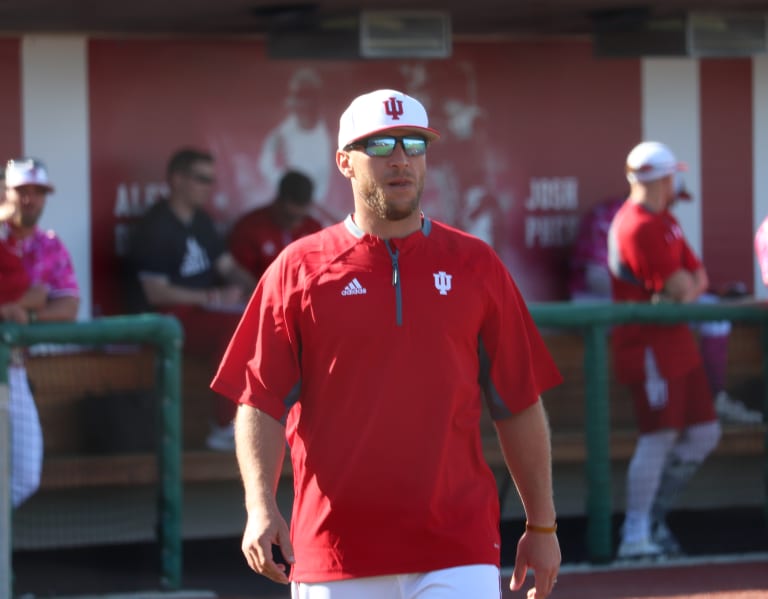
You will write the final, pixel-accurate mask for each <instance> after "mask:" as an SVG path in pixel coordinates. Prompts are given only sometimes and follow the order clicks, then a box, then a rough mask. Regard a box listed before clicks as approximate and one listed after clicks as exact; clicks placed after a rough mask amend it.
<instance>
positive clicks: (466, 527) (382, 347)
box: [212, 89, 561, 599]
mask: <svg viewBox="0 0 768 599" xmlns="http://www.w3.org/2000/svg"><path fill="white" fill-rule="evenodd" d="M437 138H438V133H437V132H436V131H435V130H433V129H431V128H430V127H429V124H428V118H427V114H426V111H425V110H424V107H423V106H422V105H421V103H419V102H418V101H417V100H416V99H414V98H412V97H410V96H407V95H405V94H403V93H401V92H398V91H394V90H387V89H384V90H377V91H374V92H371V93H368V94H364V95H362V96H359V97H358V98H356V99H355V100H354V101H353V102H352V103H351V104H350V106H349V107H348V108H347V109H346V111H345V112H344V113H343V114H342V116H341V119H340V122H339V136H338V150H337V152H336V163H337V166H338V168H339V171H340V172H341V174H342V175H343V176H344V177H346V178H347V179H348V180H349V181H350V184H351V186H352V193H353V197H354V212H353V214H351V215H349V216H348V217H347V218H346V219H345V220H344V221H343V222H341V223H338V224H336V225H333V226H330V227H327V228H326V229H324V230H322V231H320V232H318V233H315V234H312V235H309V236H307V237H304V238H302V239H299V240H297V241H295V242H293V243H292V244H290V245H289V246H288V247H287V248H286V249H285V250H284V251H283V252H281V254H280V255H279V256H278V257H277V259H276V260H275V261H274V262H272V264H271V265H270V266H269V268H268V269H267V271H266V272H265V274H264V276H263V277H262V279H261V281H260V282H259V285H258V286H257V289H256V291H255V293H254V295H253V297H252V298H251V301H250V303H249V305H248V307H247V309H246V311H245V313H244V315H243V318H242V320H241V322H240V325H239V326H238V329H237V331H236V332H235V334H234V336H233V338H232V341H231V343H230V345H229V348H228V350H227V352H226V354H225V356H224V359H223V360H222V363H221V365H220V367H219V371H218V373H217V375H216V377H215V379H214V381H213V383H212V387H213V388H214V389H215V390H217V391H218V392H220V393H222V394H223V395H225V396H227V397H230V398H231V399H233V400H235V401H237V402H238V403H239V408H238V414H237V417H236V425H235V438H236V451H237V459H238V463H239V466H240V471H241V475H242V478H243V483H244V487H245V501H246V508H247V512H248V519H247V524H246V528H245V532H244V535H243V541H242V548H243V552H244V554H245V556H246V559H247V561H248V564H249V565H250V566H251V568H252V569H253V570H255V571H256V572H259V573H261V574H263V575H264V576H267V577H268V578H270V579H272V580H274V581H277V582H283V583H288V582H291V585H292V596H293V597H294V598H296V599H319V598H323V599H347V598H352V597H355V598H358V597H366V598H367V599H390V598H391V599H415V598H416V597H418V598H419V599H430V598H437V597H440V598H441V599H466V598H467V597H473V598H479V599H484V598H488V599H490V598H498V597H499V596H500V594H501V591H500V575H499V564H500V544H501V538H500V532H499V517H500V513H499V503H498V497H497V488H496V482H495V479H494V476H493V474H492V472H491V470H490V468H489V467H488V465H487V464H486V463H485V460H484V459H483V453H482V445H481V439H480V430H479V420H480V416H481V412H482V410H483V400H485V402H486V403H487V405H488V409H489V410H490V413H491V415H492V417H493V418H494V420H495V424H496V428H497V430H498V433H499V439H500V443H501V447H502V450H503V452H504V455H505V458H506V461H507V465H508V467H509V471H510V473H511V475H512V477H513V479H514V481H515V483H516V487H517V489H518V492H519V494H520V497H521V500H522V504H523V506H524V508H525V513H526V517H527V520H528V524H527V526H526V530H525V532H524V533H523V535H522V537H521V538H520V541H519V543H518V545H517V560H516V564H515V571H514V574H513V577H512V584H511V586H512V588H514V589H518V588H520V587H521V586H522V584H523V582H524V579H525V575H526V572H527V570H528V569H529V568H530V569H532V570H534V571H535V586H534V587H533V588H531V589H530V590H529V591H528V597H529V598H532V599H533V598H537V599H542V598H544V597H547V596H548V595H549V594H550V592H551V591H552V588H553V585H554V584H555V579H556V577H557V572H558V569H559V565H560V548H559V544H558V540H557V536H556V533H555V531H556V523H555V508H554V502H553V498H552V480H551V454H550V437H549V429H548V425H547V420H546V416H545V412H544V409H543V406H542V402H541V397H540V396H541V393H542V392H543V391H545V390H546V389H548V388H551V387H552V386H554V385H556V384H558V383H560V382H561V377H560V374H559V372H558V371H557V369H556V367H555V365H554V363H553V361H552V359H551V357H550V355H549V353H548V351H547V349H546V347H545V345H544V343H543V340H542V338H541V336H540V335H539V332H538V331H537V329H536V327H535V325H534V323H533V320H532V318H531V316H530V314H529V313H528V310H527V309H526V306H525V302H524V301H523V299H522V297H521V296H520V293H519V291H518V289H517V287H516V285H515V283H514V282H513V280H512V278H511V277H510V275H509V273H508V271H507V270H506V269H505V267H504V265H503V264H502V262H501V261H500V260H499V258H498V257H497V255H496V254H495V253H494V252H493V250H492V249H491V247H490V246H488V245H487V244H486V243H485V242H483V241H481V240H479V239H477V238H475V237H472V236H471V235H468V234H466V233H463V232H460V231H458V230H456V229H453V228H450V227H448V226H446V225H443V224H440V223H437V222H435V221H433V220H431V219H430V218H429V217H428V216H427V215H425V214H423V213H422V212H421V211H420V197H421V193H422V189H423V186H424V179H425V174H426V155H427V149H428V146H429V144H430V143H431V142H433V141H435V140H436V139H437ZM283 423H285V424H283ZM286 438H287V440H288V443H289V445H290V447H291V452H290V453H291V461H292V465H293V476H294V489H295V500H294V506H293V514H292V519H291V527H290V531H289V527H288V525H287V523H286V521H285V520H284V518H283V517H282V515H281V514H280V511H279V509H278V505H277V502H276V498H275V492H276V487H277V480H278V479H279V473H280V468H281V464H282V461H283V454H284V447H285V440H286ZM273 545H278V546H279V547H280V549H281V550H282V553H283V555H284V556H285V558H286V562H287V564H288V568H289V569H290V571H288V570H287V569H286V567H285V566H284V565H283V564H281V563H277V562H276V561H275V560H273V558H272V548H273Z"/></svg>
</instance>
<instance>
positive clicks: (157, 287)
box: [139, 275, 212, 307]
mask: <svg viewBox="0 0 768 599" xmlns="http://www.w3.org/2000/svg"><path fill="white" fill-rule="evenodd" d="M139 280H140V282H141V288H142V290H143V291H144V297H146V298H147V302H148V303H149V305H150V306H154V307H161V306H170V305H185V306H186V305H192V306H205V305H207V304H209V303H210V302H211V296H212V294H211V290H209V289H193V288H191V287H181V286H179V285H173V284H172V283H171V282H170V281H169V280H168V279H167V278H165V277H164V276H159V275H158V276H155V275H146V276H141V277H140V278H139Z"/></svg>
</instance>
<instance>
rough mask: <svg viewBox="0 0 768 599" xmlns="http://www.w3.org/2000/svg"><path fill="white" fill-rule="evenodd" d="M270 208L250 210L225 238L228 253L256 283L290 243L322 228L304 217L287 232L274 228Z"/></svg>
mask: <svg viewBox="0 0 768 599" xmlns="http://www.w3.org/2000/svg"><path fill="white" fill-rule="evenodd" d="M271 209H272V206H264V207H262V208H257V209H256V210H252V211H251V212H249V213H248V214H246V215H245V216H243V217H242V218H241V219H240V220H238V221H237V222H236V223H235V226H234V227H233V228H232V232H231V233H230V236H229V250H230V252H231V253H232V255H233V256H234V257H235V259H236V260H237V261H238V262H239V263H240V265H241V266H242V267H243V268H245V269H246V270H248V271H249V272H250V273H251V274H252V275H253V276H254V277H255V278H256V280H258V279H259V278H260V277H261V275H262V274H264V271H265V270H267V266H269V265H270V264H271V263H272V260H274V259H275V258H276V257H277V255H278V254H279V253H280V252H281V251H282V250H283V248H285V246H287V245H288V244H289V243H291V242H292V241H295V240H296V239H299V238H300V237H304V236H305V235H309V234H310V233H315V232H317V231H319V230H320V229H322V225H321V224H320V223H319V222H317V221H316V220H315V219H314V218H312V217H310V216H308V217H307V218H305V219H304V220H303V221H302V223H301V224H300V225H299V226H298V227H296V228H295V229H292V230H290V231H287V230H285V229H282V228H281V227H278V226H277V225H275V221H274V219H273V218H272V216H271V215H270V211H271Z"/></svg>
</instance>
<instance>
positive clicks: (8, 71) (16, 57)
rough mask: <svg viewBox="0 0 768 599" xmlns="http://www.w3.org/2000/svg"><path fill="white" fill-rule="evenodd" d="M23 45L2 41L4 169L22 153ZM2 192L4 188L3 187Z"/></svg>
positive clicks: (0, 157) (0, 160)
mask: <svg viewBox="0 0 768 599" xmlns="http://www.w3.org/2000/svg"><path fill="white" fill-rule="evenodd" d="M20 54H21V45H20V43H19V40H18V39H16V38H9V39H0V81H2V82H3V93H2V94H0V168H5V163H6V162H7V161H8V160H9V159H11V158H16V157H18V156H19V155H20V154H21V60H20ZM0 189H2V187H0Z"/></svg>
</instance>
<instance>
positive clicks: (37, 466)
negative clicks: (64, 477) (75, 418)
mask: <svg viewBox="0 0 768 599" xmlns="http://www.w3.org/2000/svg"><path fill="white" fill-rule="evenodd" d="M8 388H9V392H10V396H11V401H10V410H9V411H10V420H11V504H12V505H13V507H18V506H19V505H21V504H22V503H23V502H24V501H25V500H26V499H27V498H28V497H29V496H30V495H32V494H33V493H34V492H35V491H37V488H38V487H39V486H40V474H41V472H42V470H43V431H42V429H41V427H40V418H39V417H38V415H37V408H36V407H35V400H34V398H33V397H32V391H31V390H30V388H29V382H28V380H27V370H26V368H24V366H16V365H14V366H11V367H9V368H8Z"/></svg>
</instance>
